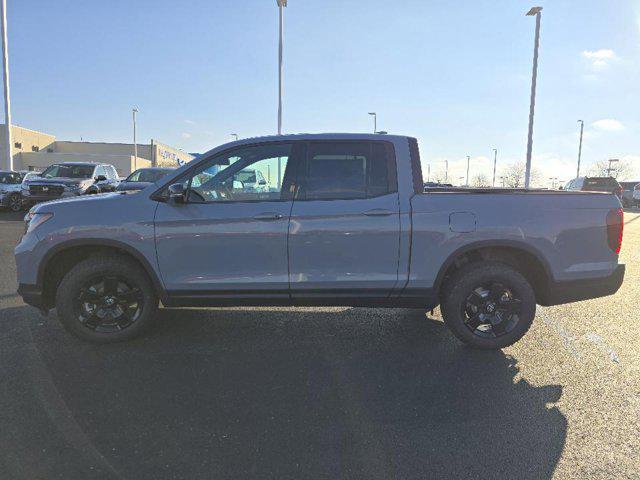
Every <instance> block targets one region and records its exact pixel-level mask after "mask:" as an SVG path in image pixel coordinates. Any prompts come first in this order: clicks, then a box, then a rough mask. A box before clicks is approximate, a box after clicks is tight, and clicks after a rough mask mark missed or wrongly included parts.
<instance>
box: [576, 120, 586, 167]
mask: <svg viewBox="0 0 640 480" xmlns="http://www.w3.org/2000/svg"><path fill="white" fill-rule="evenodd" d="M578 123H579V124H580V144H579V145H578V172H577V173H576V177H579V176H580V157H582V132H583V131H584V121H582V120H578Z"/></svg>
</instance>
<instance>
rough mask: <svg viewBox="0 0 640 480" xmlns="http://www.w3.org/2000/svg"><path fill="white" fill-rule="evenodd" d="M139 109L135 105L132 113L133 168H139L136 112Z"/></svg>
mask: <svg viewBox="0 0 640 480" xmlns="http://www.w3.org/2000/svg"><path fill="white" fill-rule="evenodd" d="M138 112H139V110H138V109H137V108H136V107H133V109H132V110H131V113H133V169H134V170H137V169H138V144H137V142H136V113H138Z"/></svg>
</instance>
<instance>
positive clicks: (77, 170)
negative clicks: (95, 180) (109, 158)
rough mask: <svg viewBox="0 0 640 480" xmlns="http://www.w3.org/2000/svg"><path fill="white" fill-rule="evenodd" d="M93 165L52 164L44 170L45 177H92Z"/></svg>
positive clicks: (43, 175)
mask: <svg viewBox="0 0 640 480" xmlns="http://www.w3.org/2000/svg"><path fill="white" fill-rule="evenodd" d="M93 169H94V166H93V165H51V166H50V167H49V168H47V169H46V170H45V171H44V172H42V175H41V176H42V177H44V178H54V177H61V178H92V177H93Z"/></svg>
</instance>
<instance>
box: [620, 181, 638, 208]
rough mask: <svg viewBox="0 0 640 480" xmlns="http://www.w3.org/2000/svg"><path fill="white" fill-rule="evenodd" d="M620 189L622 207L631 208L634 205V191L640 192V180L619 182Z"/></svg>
mask: <svg viewBox="0 0 640 480" xmlns="http://www.w3.org/2000/svg"><path fill="white" fill-rule="evenodd" d="M620 186H621V187H622V190H623V191H622V206H623V207H632V206H633V205H634V204H635V200H634V197H633V194H634V192H635V191H637V190H640V180H636V181H634V182H620Z"/></svg>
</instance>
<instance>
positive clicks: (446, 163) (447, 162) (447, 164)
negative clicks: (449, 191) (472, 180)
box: [444, 160, 449, 183]
mask: <svg viewBox="0 0 640 480" xmlns="http://www.w3.org/2000/svg"><path fill="white" fill-rule="evenodd" d="M447 180H449V160H445V161H444V183H447Z"/></svg>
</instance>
